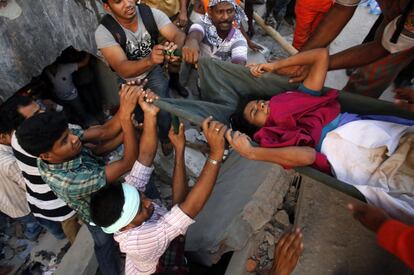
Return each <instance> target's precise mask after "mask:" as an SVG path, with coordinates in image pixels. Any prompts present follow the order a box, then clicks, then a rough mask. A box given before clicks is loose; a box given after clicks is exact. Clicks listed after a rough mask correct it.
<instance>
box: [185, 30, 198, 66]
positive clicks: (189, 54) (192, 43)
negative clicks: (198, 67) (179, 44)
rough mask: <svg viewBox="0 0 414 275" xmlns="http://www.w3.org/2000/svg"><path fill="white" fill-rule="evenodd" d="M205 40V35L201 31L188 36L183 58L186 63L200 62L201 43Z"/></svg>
mask: <svg viewBox="0 0 414 275" xmlns="http://www.w3.org/2000/svg"><path fill="white" fill-rule="evenodd" d="M202 40H203V34H202V33H201V32H199V31H192V32H190V33H189V34H188V35H187V39H186V40H185V44H184V46H183V51H182V52H183V54H182V58H183V60H184V61H185V62H187V63H190V64H195V63H197V62H198V57H199V55H200V43H201V41H202Z"/></svg>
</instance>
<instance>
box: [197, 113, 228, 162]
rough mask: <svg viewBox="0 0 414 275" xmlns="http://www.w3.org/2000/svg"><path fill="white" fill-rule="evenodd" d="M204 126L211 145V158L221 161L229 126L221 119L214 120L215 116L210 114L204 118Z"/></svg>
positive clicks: (204, 131)
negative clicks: (225, 135)
mask: <svg viewBox="0 0 414 275" xmlns="http://www.w3.org/2000/svg"><path fill="white" fill-rule="evenodd" d="M202 128H203V133H204V136H205V137H206V139H207V143H208V145H209V146H210V158H212V159H214V160H216V161H220V160H221V159H222V158H223V154H224V134H225V133H226V131H227V126H226V125H224V124H223V123H221V122H219V121H213V117H211V116H210V117H208V118H206V119H204V121H203V123H202Z"/></svg>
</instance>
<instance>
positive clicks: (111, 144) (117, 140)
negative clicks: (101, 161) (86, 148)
mask: <svg viewBox="0 0 414 275" xmlns="http://www.w3.org/2000/svg"><path fill="white" fill-rule="evenodd" d="M123 141H124V135H123V133H122V132H119V134H118V135H117V136H116V137H114V138H112V139H111V140H108V141H104V142H102V143H99V144H97V145H96V146H95V147H94V148H92V152H93V153H94V154H95V155H97V156H103V155H105V154H108V153H110V152H112V151H113V150H115V149H116V148H117V147H118V146H119V145H121V144H122V142H123Z"/></svg>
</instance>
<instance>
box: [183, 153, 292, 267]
mask: <svg viewBox="0 0 414 275" xmlns="http://www.w3.org/2000/svg"><path fill="white" fill-rule="evenodd" d="M253 171H254V172H253ZM288 188H289V172H287V171H285V170H283V169H282V168H281V167H280V166H278V165H274V164H270V163H265V162H256V161H249V160H246V159H243V158H240V157H239V155H238V154H237V153H236V152H232V153H230V155H229V157H228V159H227V160H226V161H225V162H224V164H223V165H222V168H221V170H220V174H219V177H218V180H217V183H216V186H215V188H214V190H213V193H212V195H211V197H210V199H209V200H208V202H207V204H206V205H205V207H204V208H203V210H202V211H201V213H200V214H199V215H198V216H197V218H196V223H195V224H194V225H192V226H191V227H190V228H189V230H188V233H187V239H186V250H187V251H191V252H193V253H192V254H193V256H194V257H196V258H197V259H198V261H199V262H201V263H203V264H206V265H211V264H213V263H216V262H217V261H218V260H219V259H220V256H221V255H223V254H224V253H225V252H228V251H234V250H236V251H237V250H241V249H242V248H243V247H244V246H245V245H246V244H247V242H248V240H249V239H250V238H251V237H252V236H253V235H254V234H255V233H257V232H259V231H260V230H261V229H262V228H263V227H264V226H265V224H267V223H268V222H269V221H270V220H271V218H272V216H273V215H274V214H275V213H276V211H277V209H278V207H281V206H282V203H283V198H284V196H285V194H286V192H287V190H288Z"/></svg>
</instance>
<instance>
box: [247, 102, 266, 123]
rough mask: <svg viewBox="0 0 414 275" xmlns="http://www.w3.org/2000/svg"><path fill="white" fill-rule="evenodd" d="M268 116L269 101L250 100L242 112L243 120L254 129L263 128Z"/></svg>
mask: <svg viewBox="0 0 414 275" xmlns="http://www.w3.org/2000/svg"><path fill="white" fill-rule="evenodd" d="M269 114H270V108H269V100H268V101H264V100H252V101H250V102H249V103H247V105H246V107H244V111H243V117H244V119H245V120H247V122H249V123H250V124H252V125H254V126H256V127H263V126H264V124H265V122H266V120H267V117H268V116H269Z"/></svg>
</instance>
